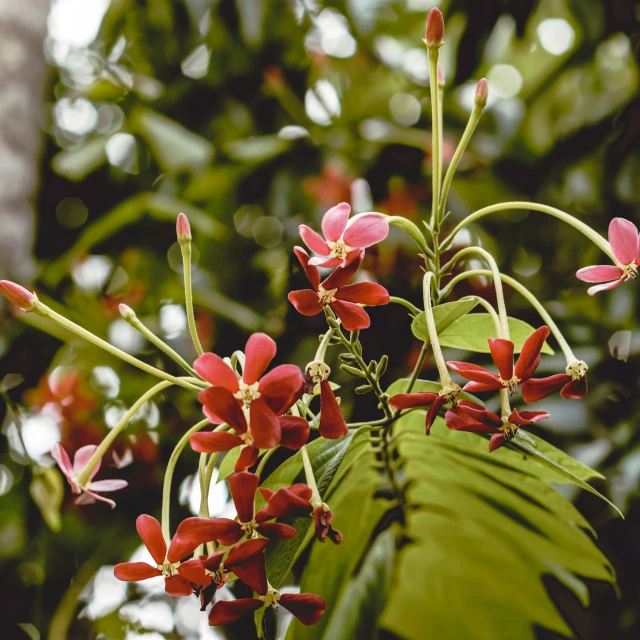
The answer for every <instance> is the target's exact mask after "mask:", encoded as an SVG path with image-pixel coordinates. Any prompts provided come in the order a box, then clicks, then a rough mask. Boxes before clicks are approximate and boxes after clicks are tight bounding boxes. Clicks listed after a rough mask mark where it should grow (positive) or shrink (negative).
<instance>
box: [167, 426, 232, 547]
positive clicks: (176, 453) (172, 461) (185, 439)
mask: <svg viewBox="0 0 640 640" xmlns="http://www.w3.org/2000/svg"><path fill="white" fill-rule="evenodd" d="M208 424H210V422H209V420H207V419H206V418H205V419H204V420H200V422H198V423H197V424H194V425H193V427H191V429H189V430H188V431H187V432H186V433H185V434H184V435H183V436H182V438H180V440H178V444H177V445H176V446H175V449H174V450H173V453H172V454H171V457H170V458H169V462H168V463H167V468H166V470H165V472H164V483H163V485H162V516H161V524H162V533H163V535H164V538H165V540H166V542H167V544H169V541H170V540H171V527H170V522H169V507H170V506H171V481H172V480H173V471H174V469H175V467H176V463H177V462H178V458H179V457H180V454H181V453H182V450H183V449H184V448H185V447H186V446H187V445H188V444H189V436H191V435H192V434H194V433H196V432H197V431H200V430H201V429H204V427H206V426H207V425H208ZM224 426H226V425H224ZM218 429H219V427H218V428H216V429H215V431H218Z"/></svg>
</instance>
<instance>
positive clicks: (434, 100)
mask: <svg viewBox="0 0 640 640" xmlns="http://www.w3.org/2000/svg"><path fill="white" fill-rule="evenodd" d="M438 56H439V51H438V48H437V47H429V83H430V85H431V151H432V153H431V166H432V171H431V173H432V192H433V197H432V204H431V229H433V230H437V229H438V227H439V224H440V220H439V216H438V205H439V203H440V182H441V172H442V148H441V145H440V139H441V138H440V99H439V98H438V93H439V90H438Z"/></svg>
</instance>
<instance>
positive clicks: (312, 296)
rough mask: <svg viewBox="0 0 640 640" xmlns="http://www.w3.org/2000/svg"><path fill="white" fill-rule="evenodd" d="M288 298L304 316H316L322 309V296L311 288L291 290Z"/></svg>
mask: <svg viewBox="0 0 640 640" xmlns="http://www.w3.org/2000/svg"><path fill="white" fill-rule="evenodd" d="M287 299H288V300H289V302H290V303H291V304H292V305H293V306H294V307H295V308H296V311H297V312H298V313H301V314H302V315H303V316H316V315H318V314H319V313H320V312H321V311H322V303H321V302H320V298H319V297H318V294H317V293H316V292H315V291H311V289H301V290H299V291H291V292H290V293H289V295H288V296H287Z"/></svg>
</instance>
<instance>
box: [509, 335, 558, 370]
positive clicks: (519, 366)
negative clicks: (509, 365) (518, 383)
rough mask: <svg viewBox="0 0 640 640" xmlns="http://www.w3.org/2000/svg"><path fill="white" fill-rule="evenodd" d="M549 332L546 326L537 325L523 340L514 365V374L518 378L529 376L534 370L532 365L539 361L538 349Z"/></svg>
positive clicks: (540, 349)
mask: <svg viewBox="0 0 640 640" xmlns="http://www.w3.org/2000/svg"><path fill="white" fill-rule="evenodd" d="M550 333H551V331H550V330H549V328H548V327H544V326H543V327H539V328H538V329H536V330H535V331H534V332H533V333H532V334H531V335H530V336H529V337H528V338H527V339H526V340H525V341H524V344H523V345H522V351H521V352H520V356H519V357H518V362H516V367H515V374H516V376H517V377H518V378H520V380H524V379H525V378H528V377H530V376H531V375H532V374H533V372H534V371H535V367H534V366H533V365H534V364H535V363H536V361H538V362H539V361H540V351H542V347H543V346H544V343H545V341H546V339H547V338H548V337H549V334H550Z"/></svg>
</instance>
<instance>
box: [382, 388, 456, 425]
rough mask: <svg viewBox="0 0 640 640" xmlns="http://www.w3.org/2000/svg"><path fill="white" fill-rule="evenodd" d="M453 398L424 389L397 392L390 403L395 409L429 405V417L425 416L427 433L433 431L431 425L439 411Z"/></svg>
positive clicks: (390, 399)
mask: <svg viewBox="0 0 640 640" xmlns="http://www.w3.org/2000/svg"><path fill="white" fill-rule="evenodd" d="M450 401H451V398H449V397H448V396H447V395H444V394H440V393H435V392H431V391H423V392H418V393H397V394H396V395H395V396H391V397H390V398H389V404H390V405H391V406H392V407H393V408H394V409H415V408H416V407H429V411H427V417H426V418H425V425H424V426H425V432H426V434H427V435H429V434H430V433H431V426H432V425H433V423H434V422H435V419H436V418H437V417H438V412H439V411H440V409H441V408H442V407H443V405H445V404H447V402H450Z"/></svg>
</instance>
